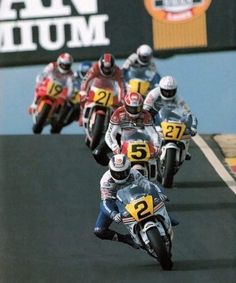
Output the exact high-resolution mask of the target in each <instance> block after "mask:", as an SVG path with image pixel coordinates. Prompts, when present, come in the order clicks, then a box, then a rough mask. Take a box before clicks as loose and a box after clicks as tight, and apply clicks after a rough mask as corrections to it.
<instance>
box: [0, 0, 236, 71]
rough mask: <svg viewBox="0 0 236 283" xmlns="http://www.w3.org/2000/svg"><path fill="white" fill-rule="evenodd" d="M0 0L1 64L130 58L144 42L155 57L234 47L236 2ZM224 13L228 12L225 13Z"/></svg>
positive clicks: (180, 0)
mask: <svg viewBox="0 0 236 283" xmlns="http://www.w3.org/2000/svg"><path fill="white" fill-rule="evenodd" d="M223 2H224V3H222V1H220V0H214V1H211V0H135V1H134V0H119V1H108V0H0V67H3V66H14V65H15V66H16V65H29V64H41V63H43V64H45V63H48V62H49V61H53V60H55V59H56V57H57V56H58V55H59V54H60V53H62V52H70V53H71V54H72V56H73V57H74V58H75V60H76V61H80V60H84V59H91V60H95V59H98V58H99V57H100V55H101V54H102V53H103V52H107V51H109V52H111V53H113V54H114V55H115V56H116V57H117V58H123V57H127V56H128V55H129V54H130V53H132V52H134V51H135V50H136V48H137V47H138V46H139V45H140V44H143V43H147V44H149V45H151V46H152V47H153V49H154V54H155V55H156V56H161V55H162V54H164V55H165V53H166V54H170V53H171V54H175V53H176V52H178V51H179V50H180V51H181V52H182V53H183V52H185V51H186V50H192V52H195V51H198V50H199V49H201V51H207V50H209V49H210V50H220V49H225V48H232V47H233V46H234V47H235V45H236V35H235V28H234V27H235V26H236V20H235V19H236V15H234V13H233V12H232V11H235V10H236V1H231V0H224V1H223ZM222 11H224V13H223V14H222Z"/></svg>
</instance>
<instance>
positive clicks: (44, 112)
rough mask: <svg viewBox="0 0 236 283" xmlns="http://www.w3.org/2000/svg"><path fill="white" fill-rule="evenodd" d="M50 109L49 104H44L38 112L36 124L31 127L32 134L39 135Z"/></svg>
mask: <svg viewBox="0 0 236 283" xmlns="http://www.w3.org/2000/svg"><path fill="white" fill-rule="evenodd" d="M51 108H52V106H51V105H49V104H46V103H45V104H44V105H43V108H42V110H41V112H39V114H38V117H37V118H36V123H35V124H34V125H33V128H32V130H33V133H34V134H41V132H42V130H43V127H44V125H45V123H46V121H47V118H48V115H49V112H50V110H51Z"/></svg>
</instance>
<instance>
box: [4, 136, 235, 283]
mask: <svg viewBox="0 0 236 283" xmlns="http://www.w3.org/2000/svg"><path fill="white" fill-rule="evenodd" d="M204 139H205V140H206V141H207V143H208V144H209V145H210V146H211V148H212V149H213V150H214V152H215V153H216V154H217V156H219V157H220V158H222V159H223V158H224V156H223V155H222V151H221V150H220V148H219V146H218V145H217V144H216V143H215V141H214V140H213V139H212V138H209V137H204ZM190 151H191V154H192V159H191V160H190V161H186V162H185V163H184V164H183V166H182V168H180V171H179V172H178V173H177V175H176V177H175V184H174V188H172V189H168V190H166V194H167V195H168V197H169V198H170V202H169V203H167V210H168V211H169V213H170V214H171V215H172V217H174V218H176V219H178V220H179V221H180V225H179V226H177V227H175V228H174V241H173V250H172V254H173V261H174V268H173V270H172V271H170V272H168V271H163V270H162V269H161V268H160V266H159V265H158V263H157V262H156V261H155V260H154V259H153V258H151V257H149V256H148V255H147V254H146V253H145V252H143V251H140V250H134V249H132V248H131V247H129V246H127V245H124V244H121V243H117V242H112V241H101V240H99V239H98V238H96V237H95V236H94V234H93V227H94V224H95V221H96V217H97V214H98V211H99V200H100V192H99V180H100V178H101V176H102V174H103V172H105V170H106V168H104V167H101V166H99V165H98V164H97V163H96V162H95V161H94V159H93V158H92V156H91V153H90V151H89V149H88V148H87V147H86V146H85V145H84V139H83V136H81V135H68V136H67V135H42V136H32V135H29V136H27V135H26V136H0V160H1V162H0V227H1V229H0V282H1V283H47V282H48V283H49V282H50V283H51V282H55V283H72V282H73V283H74V282H79V283H95V282H96V283H100V282H101V283H111V282H112V283H130V282H136V283H141V282H142V283H143V282H149V283H154V282H155V283H156V282H165V283H180V282H181V283H182V282H191V283H199V282H201V283H232V282H235V278H236V268H235V267H236V243H235V235H236V226H235V218H236V199H235V194H234V193H233V192H232V191H231V190H230V189H229V188H228V187H227V186H226V184H225V183H224V182H223V180H222V179H221V178H220V177H219V176H218V175H217V173H216V172H215V170H214V168H213V167H212V166H211V165H210V164H209V163H208V161H207V159H206V158H205V156H204V155H203V154H202V152H201V150H200V149H199V148H198V146H197V145H196V144H194V143H192V145H191V148H190ZM112 228H113V229H117V230H119V231H120V232H124V233H126V231H125V229H124V227H123V226H122V224H120V225H117V224H113V225H112Z"/></svg>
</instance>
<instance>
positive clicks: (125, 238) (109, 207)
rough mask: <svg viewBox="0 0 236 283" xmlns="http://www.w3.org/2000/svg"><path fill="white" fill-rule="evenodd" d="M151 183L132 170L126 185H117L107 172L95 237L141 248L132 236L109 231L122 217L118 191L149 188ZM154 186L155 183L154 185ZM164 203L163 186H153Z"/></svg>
mask: <svg viewBox="0 0 236 283" xmlns="http://www.w3.org/2000/svg"><path fill="white" fill-rule="evenodd" d="M150 183H151V182H150V181H149V180H148V179H147V178H145V177H144V176H143V175H142V174H141V173H140V172H139V171H138V170H136V169H133V168H131V170H130V175H129V177H128V179H127V180H126V181H125V183H122V184H117V183H115V181H114V180H113V178H112V177H111V173H110V170H108V171H106V172H105V173H104V175H103V176H102V178H101V181H100V193H101V203H100V211H99V214H98V217H97V221H96V224H95V227H94V233H95V235H96V236H97V237H98V238H100V239H102V240H111V241H119V242H123V243H126V244H128V245H131V246H132V247H134V248H139V247H138V246H137V245H136V244H135V243H134V241H133V240H132V238H131V236H130V234H127V235H122V234H120V233H118V232H116V231H114V230H111V229H109V226H110V225H111V223H112V222H113V221H115V222H117V223H119V222H120V221H121V217H120V214H119V211H118V208H117V205H116V193H117V191H118V190H120V189H122V188H124V187H126V186H128V185H131V184H135V185H140V186H147V185H148V184H150ZM152 184H153V183H152ZM153 185H154V186H155V187H156V189H157V191H158V194H159V196H160V198H161V200H162V201H165V200H166V199H167V197H166V195H164V194H163V188H162V187H161V185H156V184H153Z"/></svg>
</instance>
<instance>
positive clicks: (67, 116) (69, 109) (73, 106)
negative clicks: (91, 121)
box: [51, 88, 80, 134]
mask: <svg viewBox="0 0 236 283" xmlns="http://www.w3.org/2000/svg"><path fill="white" fill-rule="evenodd" d="M79 116H80V94H79V90H78V89H76V88H74V92H73V95H72V96H71V97H68V98H67V101H66V103H64V105H63V107H62V108H61V109H60V112H59V115H58V119H57V121H56V122H55V123H54V125H53V127H52V129H51V133H52V134H59V133H60V132H61V130H62V129H63V128H64V127H66V126H68V125H69V124H71V123H72V122H73V121H76V120H78V119H79Z"/></svg>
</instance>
